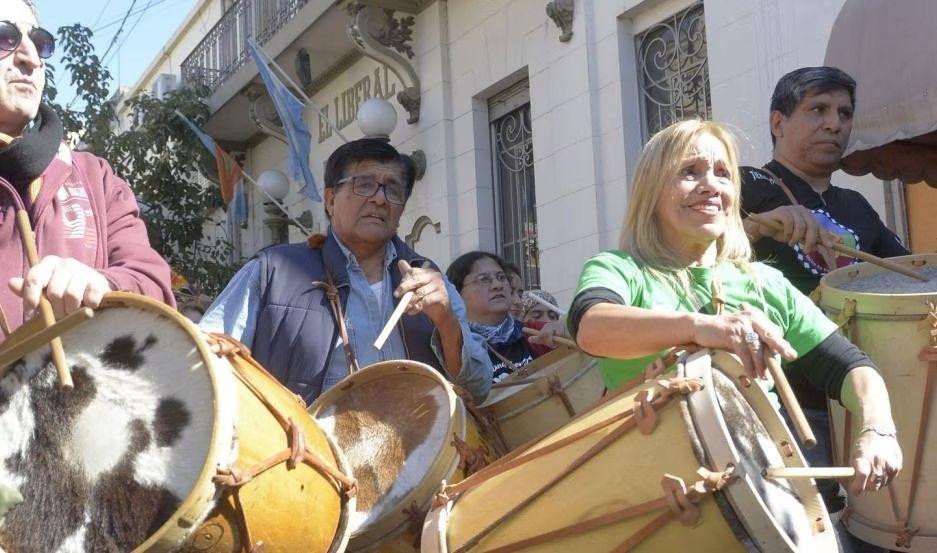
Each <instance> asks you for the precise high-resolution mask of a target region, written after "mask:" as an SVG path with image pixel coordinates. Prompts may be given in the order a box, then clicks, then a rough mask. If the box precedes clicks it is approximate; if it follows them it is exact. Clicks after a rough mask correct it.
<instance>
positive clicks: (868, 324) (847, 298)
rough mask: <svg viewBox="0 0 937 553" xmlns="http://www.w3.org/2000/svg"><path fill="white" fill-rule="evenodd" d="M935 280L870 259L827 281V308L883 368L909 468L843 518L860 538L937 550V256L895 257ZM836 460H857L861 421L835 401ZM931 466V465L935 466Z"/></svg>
mask: <svg viewBox="0 0 937 553" xmlns="http://www.w3.org/2000/svg"><path fill="white" fill-rule="evenodd" d="M889 261H895V262H898V263H901V264H903V265H908V266H910V267H911V268H913V269H915V270H917V271H918V272H919V273H922V274H924V275H925V276H928V277H930V278H931V280H930V282H921V281H918V280H915V279H912V278H909V277H906V276H903V275H900V274H897V273H893V272H891V271H888V270H886V269H883V268H880V267H878V266H876V265H871V264H869V263H859V264H856V265H850V266H848V267H843V268H840V269H836V270H835V271H831V272H830V273H829V274H827V275H826V276H824V277H823V279H822V280H820V307H821V308H822V309H823V310H824V311H825V312H826V313H827V315H828V316H829V317H830V318H832V319H833V320H834V321H836V322H837V323H839V324H840V325H841V327H842V329H843V331H844V332H845V334H846V336H847V337H848V338H849V339H850V340H851V341H852V342H853V343H854V344H856V345H857V346H858V347H859V348H860V349H862V350H863V351H865V352H866V353H867V354H868V355H869V357H871V358H872V360H873V361H874V362H875V364H876V366H878V368H879V370H880V371H881V374H882V378H883V379H884V380H885V384H886V386H887V387H888V393H889V396H890V398H891V407H892V413H893V415H894V418H895V424H896V426H897V428H898V441H899V443H900V445H901V453H902V457H903V459H904V468H903V469H902V470H901V472H900V473H898V477H897V478H896V479H895V480H894V481H893V482H892V484H891V485H890V486H889V487H888V488H886V489H884V490H881V491H878V492H875V493H866V494H862V495H861V496H859V497H851V498H850V500H849V503H850V506H849V510H848V511H847V513H846V514H845V515H844V516H843V520H844V521H845V523H846V527H847V528H848V529H849V531H850V532H852V533H853V534H854V535H855V536H856V537H858V538H859V539H862V540H864V541H867V542H870V543H874V544H876V545H879V546H881V547H884V548H886V549H888V548H891V549H902V550H908V551H911V552H912V553H924V552H933V551H937V510H935V509H934V508H933V507H934V505H935V504H937V475H935V474H934V472H933V467H934V466H935V463H937V435H935V433H937V421H935V417H937V415H935V413H934V412H933V404H934V401H935V399H937V395H935V389H934V388H935V386H937V308H935V304H937V254H925V255H908V256H903V257H895V258H891V259H889ZM831 414H832V426H833V458H834V463H836V464H839V465H849V464H851V462H850V460H851V459H852V454H853V451H852V448H853V446H854V443H855V439H856V435H855V433H856V431H857V430H858V428H857V427H856V421H854V420H852V418H851V417H850V416H849V414H848V413H847V412H846V411H845V410H844V409H843V408H842V407H841V406H840V405H839V404H838V403H835V402H831ZM927 467H931V469H930V470H928V469H927Z"/></svg>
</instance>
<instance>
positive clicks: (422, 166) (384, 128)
mask: <svg viewBox="0 0 937 553" xmlns="http://www.w3.org/2000/svg"><path fill="white" fill-rule="evenodd" d="M355 119H356V120H357V121H358V128H360V129H361V132H362V133H363V134H364V136H365V137H367V138H376V139H378V140H383V141H384V142H390V135H391V133H393V132H394V129H395V128H396V127H397V110H396V109H394V106H393V105H391V103H390V102H388V101H387V100H385V99H384V98H380V97H374V98H369V99H367V100H365V101H364V102H362V103H361V105H360V106H358V115H357V116H356V117H355ZM410 158H411V159H413V165H414V167H415V169H416V180H420V179H421V178H423V174H424V173H426V154H424V153H423V150H416V151H414V152H413V153H411V154H410Z"/></svg>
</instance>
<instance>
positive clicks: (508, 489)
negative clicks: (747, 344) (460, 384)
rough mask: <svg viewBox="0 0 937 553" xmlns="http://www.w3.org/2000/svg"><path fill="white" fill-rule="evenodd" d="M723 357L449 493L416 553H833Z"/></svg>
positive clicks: (812, 506) (736, 370) (698, 357)
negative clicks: (773, 472) (778, 471)
mask: <svg viewBox="0 0 937 553" xmlns="http://www.w3.org/2000/svg"><path fill="white" fill-rule="evenodd" d="M743 375H744V370H743V368H742V365H741V363H739V361H738V359H736V358H735V357H734V356H731V355H729V354H727V353H724V352H714V353H713V354H712V355H710V352H709V350H702V351H700V352H697V353H695V354H693V355H691V356H689V357H684V358H683V359H682V360H681V361H680V363H679V365H678V370H677V372H671V373H667V374H663V375H650V378H649V379H648V380H646V381H645V382H644V383H643V384H638V385H636V386H633V387H631V388H626V389H618V390H615V391H614V392H613V393H612V394H611V396H609V398H608V400H607V401H605V402H603V403H602V404H601V405H599V406H598V407H596V408H595V409H593V410H591V411H588V412H586V413H584V414H583V415H581V416H579V417H578V418H576V419H574V420H573V421H572V422H570V423H569V424H567V425H566V426H564V427H563V428H561V429H559V430H557V431H556V432H553V433H552V434H550V435H548V436H547V437H545V438H543V439H542V440H540V441H538V442H537V443H535V444H534V445H532V446H530V447H529V448H526V449H524V450H515V451H514V452H512V453H510V454H508V455H507V456H505V457H502V458H501V459H499V460H498V461H495V462H494V463H492V464H491V465H489V466H488V467H487V468H485V469H482V470H481V471H480V472H478V473H476V474H475V475H473V476H469V477H468V478H466V479H465V480H463V481H462V482H461V483H456V484H453V485H450V486H447V487H446V488H445V489H444V490H443V492H442V493H441V494H440V495H439V496H438V497H437V501H436V504H435V505H436V507H435V509H434V510H433V511H431V512H430V513H429V516H428V517H427V520H426V523H425V525H424V527H423V549H422V551H423V552H424V553H467V552H494V551H497V552H500V553H508V552H515V551H524V552H527V551H531V552H533V551H536V552H551V553H554V552H555V553H559V552H569V551H581V552H587V551H588V552H589V553H611V552H616V553H617V552H624V551H646V552H662V551H693V552H694V553H705V552H712V553H725V552H729V551H738V552H744V551H764V552H771V553H780V552H794V551H797V552H804V553H807V552H809V553H827V552H829V553H834V552H837V551H838V550H839V547H838V544H837V542H836V536H835V532H834V530H833V527H832V525H831V523H830V519H829V517H828V515H827V512H826V509H825V507H824V506H823V501H822V500H821V498H820V496H819V494H818V492H817V490H816V487H815V485H814V484H813V481H812V480H809V479H798V480H784V479H769V478H766V477H764V476H762V471H763V470H764V469H765V468H767V467H782V466H788V467H800V466H804V464H805V461H804V459H803V457H802V455H801V453H800V451H799V450H798V449H797V446H796V445H795V444H794V440H793V438H792V436H791V434H790V432H789V430H788V429H787V427H786V426H785V424H784V422H783V421H782V419H781V418H780V416H779V415H778V413H777V411H776V410H775V408H774V407H773V406H772V404H771V401H770V399H769V398H768V396H767V394H766V393H765V392H764V391H763V390H762V388H761V387H760V386H757V385H751V384H750V381H749V382H748V383H749V385H748V386H746V385H745V384H744V383H742V381H741V380H740V377H742V376H743Z"/></svg>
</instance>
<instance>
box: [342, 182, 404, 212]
mask: <svg viewBox="0 0 937 553" xmlns="http://www.w3.org/2000/svg"><path fill="white" fill-rule="evenodd" d="M346 182H350V183H351V191H352V192H353V193H354V194H356V195H358V196H364V197H365V198H370V197H371V196H374V195H375V194H377V191H378V189H379V188H383V189H384V197H385V198H387V201H388V202H390V203H392V204H396V205H403V204H405V203H406V202H407V186H406V185H405V184H403V183H401V182H398V181H396V180H394V179H388V180H386V181H384V182H381V181H379V180H377V179H376V178H374V177H372V176H371V175H351V176H348V177H345V178H343V179H341V180H339V181H338V182H336V183H335V184H345V183H346Z"/></svg>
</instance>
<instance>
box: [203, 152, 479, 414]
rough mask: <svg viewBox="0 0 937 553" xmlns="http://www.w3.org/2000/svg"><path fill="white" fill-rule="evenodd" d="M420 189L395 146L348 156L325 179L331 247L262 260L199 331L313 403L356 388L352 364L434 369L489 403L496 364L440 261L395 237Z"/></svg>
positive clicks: (331, 165) (305, 246)
mask: <svg viewBox="0 0 937 553" xmlns="http://www.w3.org/2000/svg"><path fill="white" fill-rule="evenodd" d="M413 181H414V167H413V161H412V160H411V159H410V158H409V157H407V156H405V155H401V154H400V153H398V152H397V150H396V149H394V147H393V146H391V145H390V144H388V143H386V142H383V141H381V140H375V139H361V140H355V141H352V142H349V143H347V144H344V145H342V146H340V147H339V148H338V149H337V150H336V151H335V152H333V153H332V155H331V156H330V157H329V159H328V161H327V162H326V167H325V192H324V199H325V210H326V214H327V215H328V217H329V222H330V225H329V230H328V233H327V236H321V235H320V236H318V237H313V238H311V239H310V240H309V241H308V243H302V244H287V245H281V246H273V247H270V248H267V249H265V250H262V251H260V252H259V253H258V254H257V255H256V256H255V257H254V259H252V260H251V261H249V262H248V263H247V264H246V265H245V266H244V267H243V268H242V269H241V270H240V271H239V272H238V274H237V275H235V276H234V278H233V279H232V280H231V282H230V283H228V286H227V287H226V288H225V290H224V291H223V292H222V293H221V295H219V296H218V297H217V298H216V299H215V302H214V304H212V306H211V307H210V308H209V310H208V312H207V313H205V315H204V317H203V318H202V321H201V323H200V326H201V327H202V328H203V329H205V330H208V331H215V332H224V333H226V334H229V335H231V336H233V337H235V338H237V339H239V340H240V341H242V342H244V343H245V344H247V345H248V347H250V349H251V350H252V352H253V354H254V356H255V357H256V358H257V360H258V361H260V363H261V364H262V365H263V366H264V367H266V368H267V370H269V371H270V372H272V373H273V374H274V375H275V376H276V377H277V378H279V379H280V380H281V381H282V382H283V383H284V384H285V385H286V386H287V387H289V388H290V389H291V390H292V391H293V392H294V393H296V394H299V395H300V396H301V397H303V398H304V399H305V400H306V401H307V402H311V401H313V400H315V399H316V398H317V397H318V396H319V395H320V394H321V393H322V392H323V391H325V390H327V389H328V388H330V387H331V386H333V385H335V384H336V383H338V382H339V381H340V380H341V379H342V378H344V377H345V376H347V375H348V372H349V366H350V365H352V364H353V363H355V362H356V363H357V364H358V365H359V366H361V367H364V366H366V365H369V364H371V363H375V362H378V361H384V360H391V359H413V360H416V361H421V362H423V363H426V364H428V365H430V366H433V367H435V368H436V369H437V370H439V371H440V372H442V373H443V374H447V375H448V376H449V377H450V379H451V380H453V381H454V382H455V383H456V384H458V385H460V386H461V387H463V388H465V389H466V390H467V391H468V392H469V393H471V394H472V396H474V398H475V399H476V400H478V401H481V400H483V399H484V398H485V396H487V395H488V390H489V389H490V387H491V375H492V367H491V362H490V360H489V358H488V354H487V353H486V351H485V347H484V343H483V342H482V341H481V340H480V339H479V337H478V336H476V335H474V334H473V333H472V332H470V331H469V328H468V323H467V321H466V317H465V305H464V304H463V303H462V298H461V297H460V296H459V293H458V292H457V291H456V289H455V288H454V287H453V285H452V283H450V282H449V281H447V280H446V279H445V277H444V276H443V275H442V274H441V273H440V272H439V269H438V268H437V267H436V265H435V264H434V263H433V262H432V261H430V260H428V259H426V258H425V257H422V256H420V255H419V254H417V253H416V252H414V251H413V250H411V249H410V248H409V247H408V246H407V245H406V244H405V243H404V242H403V241H402V240H400V238H398V237H397V226H398V223H399V221H400V216H401V214H402V213H403V210H404V206H405V205H406V202H407V199H408V198H409V197H410V192H411V191H412V189H413ZM407 292H413V298H412V299H411V300H410V302H409V306H408V308H407V311H406V315H404V317H403V318H402V319H401V321H400V322H399V323H398V324H397V326H396V328H395V329H394V330H393V332H392V333H391V335H390V338H389V339H388V340H387V342H386V343H385V345H384V347H383V348H382V349H381V350H377V349H375V348H374V346H373V343H374V341H375V339H376V338H377V336H378V334H379V333H380V331H381V329H382V328H383V327H384V325H385V323H386V322H387V320H388V319H389V317H390V315H391V313H392V312H393V310H394V307H395V304H396V303H397V301H399V299H400V298H402V297H403V295H404V294H405V293H407ZM330 296H331V297H334V298H335V300H336V301H334V302H333V301H331V300H330ZM339 319H343V320H344V323H345V325H344V326H345V329H342V328H341V325H339V324H338V320H339ZM346 337H347V340H346V339H345V338H346Z"/></svg>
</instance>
